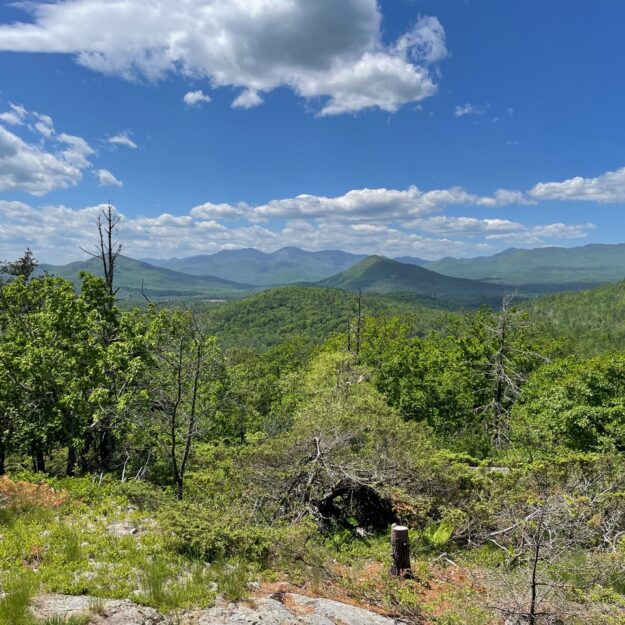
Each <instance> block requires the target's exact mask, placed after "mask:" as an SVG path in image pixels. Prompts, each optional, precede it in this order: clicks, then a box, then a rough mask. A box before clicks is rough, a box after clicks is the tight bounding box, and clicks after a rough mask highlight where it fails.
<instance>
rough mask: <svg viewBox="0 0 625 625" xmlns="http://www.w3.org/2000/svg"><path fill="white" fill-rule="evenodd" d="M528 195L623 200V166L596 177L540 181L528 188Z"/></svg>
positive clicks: (549, 198) (543, 197)
mask: <svg viewBox="0 0 625 625" xmlns="http://www.w3.org/2000/svg"><path fill="white" fill-rule="evenodd" d="M529 195H531V196H532V197H533V198H535V199H537V200H580V201H588V202H602V203H608V202H625V167H623V168H621V169H617V170H616V171H608V172H606V173H604V174H601V175H600V176H598V177H597V178H582V177H581V176H577V177H575V178H570V179H569V180H564V181H563V182H541V183H539V184H537V185H536V186H535V187H534V188H533V189H531V190H530V192H529Z"/></svg>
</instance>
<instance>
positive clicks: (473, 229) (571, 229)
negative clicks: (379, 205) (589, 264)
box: [411, 216, 594, 244]
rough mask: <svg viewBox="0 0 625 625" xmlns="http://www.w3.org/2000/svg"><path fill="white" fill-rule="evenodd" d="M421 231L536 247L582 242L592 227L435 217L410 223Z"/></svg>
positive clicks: (589, 225)
mask: <svg viewBox="0 0 625 625" xmlns="http://www.w3.org/2000/svg"><path fill="white" fill-rule="evenodd" d="M411 225H412V226H413V227H417V228H419V229H420V230H423V231H424V232H429V233H431V234H437V235H453V236H456V237H484V238H485V239H486V240H493V241H494V240H505V241H509V242H510V241H531V242H535V243H537V244H540V243H541V242H542V241H543V239H562V240H568V239H583V238H584V237H587V236H588V230H590V229H592V228H594V225H593V224H573V225H569V224H563V223H554V224H546V225H538V226H526V225H524V224H522V223H519V222H517V221H510V220H508V219H478V218H476V217H447V216H436V217H430V218H428V219H422V220H415V221H414V222H413V223H412V224H411Z"/></svg>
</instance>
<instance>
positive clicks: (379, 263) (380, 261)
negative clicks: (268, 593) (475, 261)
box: [318, 256, 506, 306]
mask: <svg viewBox="0 0 625 625" xmlns="http://www.w3.org/2000/svg"><path fill="white" fill-rule="evenodd" d="M318 284H319V285H320V286H326V287H333V288H338V289H345V290H347V291H359V290H360V291H363V292H367V293H371V292H372V293H401V292H403V293H417V294H419V295H428V296H430V297H434V298H436V299H439V300H443V301H446V302H452V303H454V304H458V305H464V306H477V305H480V304H491V303H495V302H497V301H498V300H500V299H501V296H502V295H503V294H504V292H505V291H506V288H505V287H503V286H500V285H494V284H489V283H487V282H479V281H477V280H466V279H461V278H452V277H449V276H444V275H442V274H439V273H436V272H434V271H430V270H429V269H424V268H423V267H418V266H416V265H408V264H404V263H399V262H397V261H395V260H391V259H389V258H383V257H381V256H369V257H368V258H366V259H365V260H363V261H362V262H360V263H358V265H356V266H354V267H351V268H350V269H347V270H346V271H343V272H342V273H339V274H337V275H335V276H332V277H331V278H327V279H326V280H322V281H320V282H318Z"/></svg>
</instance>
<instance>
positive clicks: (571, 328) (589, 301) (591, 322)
mask: <svg viewBox="0 0 625 625" xmlns="http://www.w3.org/2000/svg"><path fill="white" fill-rule="evenodd" d="M523 307H524V308H525V309H526V310H528V311H529V312H530V313H531V315H532V316H533V317H534V318H535V319H537V320H540V321H543V322H545V323H547V324H548V326H549V327H550V328H551V331H552V332H553V334H554V335H556V336H559V337H561V338H564V339H566V340H568V342H569V344H570V346H571V347H572V348H573V349H574V351H575V352H576V353H578V354H581V355H583V356H589V355H595V354H601V353H604V352H614V351H618V350H622V349H625V282H618V283H616V284H605V285H603V286H600V287H597V288H595V289H592V290H590V291H577V292H570V293H558V294H556V295H549V296H545V297H540V298H536V299H532V300H529V301H527V302H525V303H524V304H523Z"/></svg>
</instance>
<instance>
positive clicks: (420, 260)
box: [393, 256, 430, 267]
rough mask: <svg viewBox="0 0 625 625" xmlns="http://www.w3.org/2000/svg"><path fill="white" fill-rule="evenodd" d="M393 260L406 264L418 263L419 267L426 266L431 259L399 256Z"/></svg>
mask: <svg viewBox="0 0 625 625" xmlns="http://www.w3.org/2000/svg"><path fill="white" fill-rule="evenodd" d="M393 260H396V261H397V262H398V263H404V264H405V265H416V266H417V267H425V266H426V265H427V264H428V263H429V262H430V261H429V260H424V259H423V258H417V257H416V256H397V257H396V258H394V259H393Z"/></svg>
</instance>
